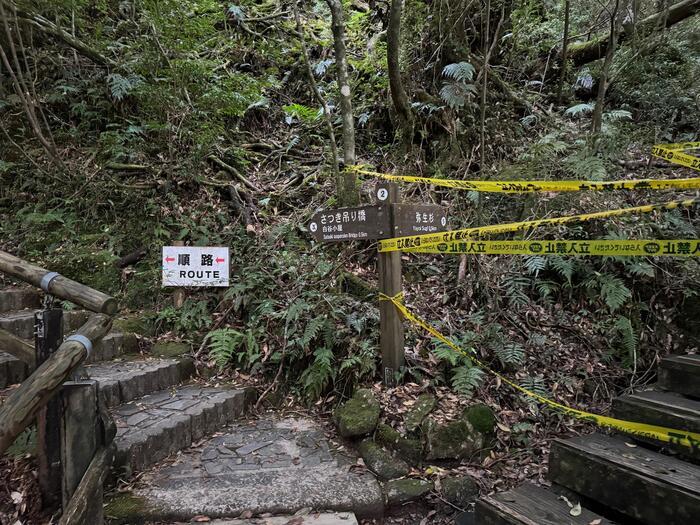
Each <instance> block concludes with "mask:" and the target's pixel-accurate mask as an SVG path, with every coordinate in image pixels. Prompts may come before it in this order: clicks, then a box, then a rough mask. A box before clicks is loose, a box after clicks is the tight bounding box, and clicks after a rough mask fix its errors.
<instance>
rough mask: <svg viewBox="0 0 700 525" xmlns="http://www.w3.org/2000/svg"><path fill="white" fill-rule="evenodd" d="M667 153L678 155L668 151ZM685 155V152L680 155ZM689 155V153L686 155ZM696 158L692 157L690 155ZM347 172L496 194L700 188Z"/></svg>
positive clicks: (677, 183)
mask: <svg viewBox="0 0 700 525" xmlns="http://www.w3.org/2000/svg"><path fill="white" fill-rule="evenodd" d="M669 153H670V155H671V156H672V157H673V155H681V153H679V152H675V151H671V150H669ZM682 155H685V154H682ZM686 156H687V157H690V155H686ZM690 158H695V157H690ZM346 169H347V170H349V171H354V172H356V173H359V174H362V175H369V176H372V177H377V178H380V179H385V180H390V181H397V182H398V181H401V182H423V183H425V184H432V185H434V186H444V187H446V188H456V189H460V190H470V191H482V192H498V193H533V192H545V191H583V190H599V191H604V190H666V189H697V188H700V178H688V179H672V180H659V179H634V180H616V181H593V180H510V181H498V180H458V179H436V178H430V177H415V176H413V175H389V174H386V173H379V172H376V171H369V170H366V169H363V168H361V167H358V166H348V167H347V168H346Z"/></svg>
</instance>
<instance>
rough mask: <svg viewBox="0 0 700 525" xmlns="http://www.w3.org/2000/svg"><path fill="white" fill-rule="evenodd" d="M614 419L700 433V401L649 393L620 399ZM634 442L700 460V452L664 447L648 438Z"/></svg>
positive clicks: (686, 448) (667, 393) (615, 405)
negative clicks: (651, 445)
mask: <svg viewBox="0 0 700 525" xmlns="http://www.w3.org/2000/svg"><path fill="white" fill-rule="evenodd" d="M612 415H613V417H616V418H618V419H624V420H627V421H636V422H639V423H648V424H650V425H659V426H663V427H669V428H673V429H678V430H685V431H689V432H697V433H700V401H696V400H694V399H691V398H688V397H685V396H682V395H680V394H675V393H673V392H659V391H655V390H647V391H644V392H636V393H634V394H630V395H625V396H621V397H618V398H616V399H615V400H613V405H612ZM635 439H638V440H640V441H642V442H645V443H651V444H653V445H657V446H662V447H664V448H668V449H669V450H672V451H674V452H676V453H678V454H681V455H683V456H687V457H692V458H696V459H700V449H690V448H688V447H683V446H678V445H673V444H667V443H661V442H659V441H655V440H653V439H648V438H642V439H639V438H637V437H636V436H635Z"/></svg>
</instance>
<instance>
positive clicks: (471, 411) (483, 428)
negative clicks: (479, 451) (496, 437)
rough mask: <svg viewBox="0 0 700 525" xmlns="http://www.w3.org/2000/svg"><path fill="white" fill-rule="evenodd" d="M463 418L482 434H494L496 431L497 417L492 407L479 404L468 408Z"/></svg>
mask: <svg viewBox="0 0 700 525" xmlns="http://www.w3.org/2000/svg"><path fill="white" fill-rule="evenodd" d="M462 417H463V418H464V419H465V420H466V421H468V422H469V423H471V425H472V427H474V430H476V431H477V432H481V433H482V434H493V433H494V432H495V431H496V416H495V414H494V413H493V410H491V408H490V407H488V406H487V405H484V404H483V403H478V404H476V405H472V406H470V407H467V408H466V409H465V410H464V412H463V413H462Z"/></svg>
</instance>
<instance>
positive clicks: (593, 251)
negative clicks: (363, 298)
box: [405, 239, 700, 257]
mask: <svg viewBox="0 0 700 525" xmlns="http://www.w3.org/2000/svg"><path fill="white" fill-rule="evenodd" d="M405 251H407V252H410V253H443V254H452V253H468V254H473V255H608V256H611V257H619V256H643V257H658V256H686V257H700V241H698V240H686V239H683V240H668V241H666V240H664V241H661V240H645V241H637V240H627V241H621V240H617V239H616V240H594V241H572V240H561V241H455V242H449V243H440V244H433V245H431V246H426V247H421V248H417V249H410V250H405Z"/></svg>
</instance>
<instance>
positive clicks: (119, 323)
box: [112, 312, 155, 337]
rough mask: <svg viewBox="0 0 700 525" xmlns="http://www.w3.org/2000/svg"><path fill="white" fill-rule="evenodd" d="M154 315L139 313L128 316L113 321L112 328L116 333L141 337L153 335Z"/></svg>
mask: <svg viewBox="0 0 700 525" xmlns="http://www.w3.org/2000/svg"><path fill="white" fill-rule="evenodd" d="M153 321H154V314H153V313H152V312H143V313H141V312H139V313H133V314H128V315H125V316H122V317H119V318H117V319H115V320H114V321H113V323H112V328H113V329H114V330H115V331H118V332H128V333H133V334H137V335H140V336H143V337H152V336H153V335H155V325H154V322H153Z"/></svg>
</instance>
